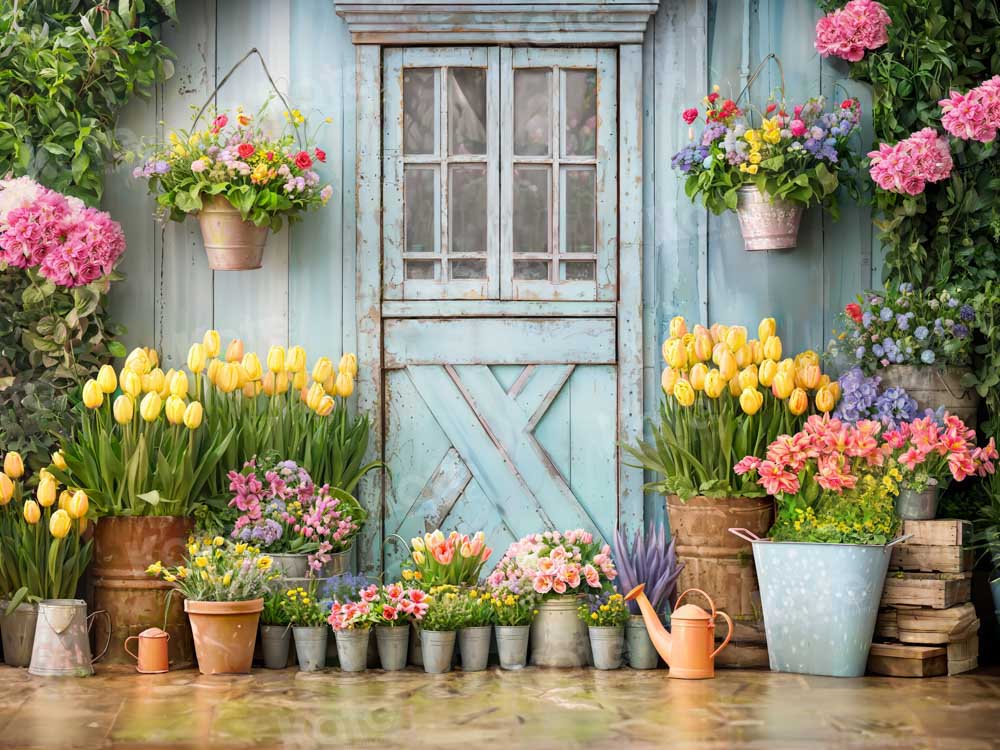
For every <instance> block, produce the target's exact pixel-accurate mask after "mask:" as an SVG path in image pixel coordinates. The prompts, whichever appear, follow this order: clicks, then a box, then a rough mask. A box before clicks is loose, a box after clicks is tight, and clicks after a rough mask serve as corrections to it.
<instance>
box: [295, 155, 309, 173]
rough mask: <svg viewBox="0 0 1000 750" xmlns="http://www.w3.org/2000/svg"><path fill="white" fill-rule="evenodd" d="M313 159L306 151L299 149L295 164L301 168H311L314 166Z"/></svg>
mask: <svg viewBox="0 0 1000 750" xmlns="http://www.w3.org/2000/svg"><path fill="white" fill-rule="evenodd" d="M312 163H313V160H312V159H311V158H310V157H309V154H307V153H306V152H305V151H299V153H297V154H296V155H295V166H296V167H298V168H299V169H309V167H311V166H312Z"/></svg>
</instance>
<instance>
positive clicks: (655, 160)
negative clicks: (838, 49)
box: [106, 0, 877, 517]
mask: <svg viewBox="0 0 1000 750" xmlns="http://www.w3.org/2000/svg"><path fill="white" fill-rule="evenodd" d="M178 13H179V15H180V19H181V25H180V26H179V27H176V28H174V27H169V28H166V29H165V30H164V37H165V40H166V42H167V44H168V45H169V46H170V47H171V48H172V49H173V50H174V51H175V52H176V54H177V59H176V61H175V68H176V69H175V72H174V75H173V77H172V78H170V80H168V81H167V82H166V83H165V84H163V85H162V86H161V87H159V88H158V90H157V91H156V94H155V96H154V97H153V98H152V99H151V100H150V101H148V102H137V103H135V104H133V105H131V106H130V107H129V109H128V111H127V112H126V113H125V114H124V115H123V117H122V122H121V129H122V131H123V135H124V136H126V138H135V137H144V138H146V139H150V138H162V137H163V136H164V132H165V129H169V128H172V127H177V126H186V125H187V124H188V122H189V119H190V113H191V109H190V108H191V107H192V106H198V105H200V104H201V103H202V101H204V99H205V98H206V97H207V96H208V95H209V93H210V92H211V91H212V89H213V88H214V87H215V82H216V81H217V80H219V79H220V78H221V77H222V76H223V75H224V74H225V73H226V71H227V70H228V69H229V67H230V66H231V65H232V64H233V63H234V62H235V61H236V60H238V59H239V58H240V57H241V56H242V55H243V54H244V53H245V52H246V51H247V50H248V49H249V48H250V47H251V46H256V47H258V48H259V49H260V50H261V52H262V53H263V54H264V56H265V58H266V59H267V61H268V65H269V67H270V68H271V70H272V73H274V75H275V77H276V79H277V81H278V84H279V86H281V87H282V88H283V89H284V90H285V91H286V92H287V93H288V94H290V96H291V98H292V99H293V100H294V102H295V106H298V107H299V108H300V109H302V110H303V111H306V112H309V113H312V114H315V115H318V116H321V117H325V116H329V117H331V118H332V120H333V122H332V124H331V125H329V126H327V129H326V131H325V132H324V135H323V139H322V140H323V145H324V146H325V147H326V151H327V152H328V154H329V155H330V158H329V161H328V162H327V164H326V165H324V167H323V169H322V172H323V176H324V177H325V178H326V179H327V180H328V181H330V182H331V183H332V184H333V186H334V195H333V198H332V200H331V201H330V204H329V205H328V206H327V207H326V208H325V209H324V210H323V211H322V212H321V213H319V214H313V215H311V216H309V217H308V219H307V220H306V221H305V222H304V223H302V224H300V225H298V226H296V227H294V228H292V230H290V231H285V232H282V233H280V234H279V235H277V236H275V237H272V239H271V240H270V242H269V244H268V248H267V251H266V254H265V260H264V269H263V270H261V271H255V272H247V273H238V274H233V273H219V274H214V275H213V274H212V273H211V272H209V271H208V269H207V267H206V264H205V260H204V253H203V250H202V248H201V243H200V235H199V232H198V228H197V225H196V223H195V221H194V220H189V221H188V222H187V223H185V224H183V225H177V224H170V225H167V226H166V227H165V228H164V227H161V226H160V225H158V224H156V223H154V222H153V220H152V219H151V214H152V208H153V204H152V201H150V200H149V199H147V198H144V197H143V196H142V194H141V190H142V188H141V186H140V185H139V184H137V183H135V181H133V180H132V179H131V177H130V176H129V169H128V168H122V169H120V170H119V171H117V172H116V173H114V174H112V175H111V176H110V178H109V180H110V182H109V185H108V190H107V199H106V207H107V208H108V209H109V210H111V211H112V213H113V214H114V216H115V217H116V218H117V219H118V220H119V221H121V222H122V224H123V225H124V226H125V231H126V234H127V237H128V242H129V250H128V253H127V255H126V259H125V261H124V262H123V270H124V271H125V272H126V273H127V274H128V280H127V281H126V282H124V283H123V284H120V285H119V286H118V287H117V288H116V289H115V291H114V293H113V309H114V313H115V314H116V316H117V318H118V319H119V320H120V321H122V322H124V323H125V324H126V325H127V326H128V328H129V334H128V336H127V342H128V343H129V344H137V343H150V342H152V343H155V345H156V346H157V347H159V348H160V349H161V351H162V353H163V357H164V361H165V363H166V365H167V366H176V365H178V364H179V363H182V362H183V359H184V355H185V352H186V350H187V347H188V344H189V343H190V342H191V341H193V340H195V339H196V338H197V337H199V336H200V334H201V332H202V331H203V330H204V329H205V328H208V327H210V326H214V327H216V328H218V329H219V330H220V331H221V333H222V335H223V337H224V338H228V337H232V336H237V335H240V336H242V337H243V338H244V339H245V340H246V342H247V345H248V346H249V347H254V348H257V349H262V348H265V347H266V346H267V345H269V344H271V343H301V344H303V345H304V346H306V348H307V350H308V351H309V352H310V356H311V357H315V356H318V355H319V354H329V355H331V356H336V355H338V354H340V352H341V351H345V350H354V349H356V347H357V343H358V341H357V332H356V329H357V323H356V315H355V292H354V288H355V243H356V239H355V221H354V211H355V200H354V157H355V147H354V144H355V125H354V116H355V77H354V73H355V71H354V64H355V53H354V49H353V47H352V46H351V41H350V37H349V35H348V33H347V30H346V27H345V25H344V23H343V22H342V21H341V19H340V18H338V17H337V15H336V14H335V12H334V5H333V2H332V0H291V2H287V3H286V2H271V1H270V0H181V1H180V2H178ZM818 16H819V11H818V10H817V8H816V4H815V2H814V0H661V8H660V10H659V12H658V13H657V15H656V16H655V17H654V19H653V21H652V22H651V24H650V27H649V29H648V31H647V34H646V42H645V47H644V57H643V67H644V87H643V88H644V90H643V95H644V110H645V112H644V114H645V122H644V138H643V144H644V148H645V153H644V190H645V192H644V205H645V211H644V224H643V231H644V246H645V247H644V255H643V274H644V275H643V284H644V286H643V301H644V324H645V368H646V369H645V374H646V378H645V394H646V395H645V410H646V413H647V414H654V413H655V411H656V403H657V400H658V398H659V388H658V381H659V370H660V367H661V362H660V357H659V342H660V341H661V340H662V338H663V336H664V331H665V328H666V325H667V323H668V321H669V320H670V318H671V316H673V315H676V314H683V315H686V316H688V317H689V318H690V319H696V320H702V321H706V322H707V321H709V320H715V319H718V320H724V321H728V322H741V323H745V324H748V325H755V324H756V321H757V320H758V319H759V318H760V317H762V316H764V315H768V314H770V315H773V316H775V317H776V318H777V319H778V323H779V326H780V329H781V331H782V333H783V336H784V338H785V340H786V344H787V346H789V347H794V348H802V347H806V346H810V347H821V346H822V345H823V343H824V342H825V340H826V338H827V337H828V335H829V332H830V329H831V327H832V322H833V318H834V316H835V314H836V313H837V311H838V310H839V309H840V308H841V307H842V305H843V304H844V302H846V301H847V300H848V299H849V298H850V297H851V296H852V295H853V294H854V293H855V292H857V291H858V290H859V289H860V288H862V287H864V286H866V285H868V284H870V283H871V279H872V276H873V259H872V239H871V237H872V233H871V218H870V214H869V212H868V211H867V210H866V209H863V208H860V207H857V206H853V205H851V204H850V202H849V201H847V202H845V205H844V212H843V217H842V219H841V221H840V222H838V223H834V222H832V221H831V220H830V219H829V217H826V216H823V215H822V214H821V212H819V211H818V210H812V211H810V212H808V213H807V214H806V216H805V218H804V220H803V225H802V230H801V233H800V245H799V247H798V248H797V249H796V250H795V251H793V252H790V253H757V254H749V253H746V252H744V250H743V249H742V241H741V239H740V237H739V230H738V227H737V223H736V219H735V217H734V216H732V215H724V216H722V217H714V216H709V215H707V214H706V212H705V211H704V210H703V209H701V208H699V207H696V206H693V205H692V204H691V203H690V202H689V201H688V200H687V199H686V198H685V197H684V193H683V186H682V183H681V181H680V180H679V179H678V178H677V176H676V174H675V173H673V172H672V171H671V169H670V157H671V155H672V154H673V153H674V152H675V151H676V150H677V149H678V148H680V146H682V145H683V142H684V140H685V139H686V138H687V128H686V127H685V126H684V124H683V122H682V121H681V119H680V112H681V111H682V110H683V109H684V108H686V107H688V106H693V105H697V104H698V103H699V102H700V100H701V98H702V97H703V96H704V95H705V93H706V92H707V91H708V89H709V87H710V86H711V85H712V84H716V83H717V84H719V85H720V87H721V90H722V92H723V93H724V94H731V95H735V94H737V93H738V92H739V91H740V89H741V88H742V87H743V85H744V83H745V82H746V80H747V78H748V76H749V74H750V72H751V71H752V68H753V67H754V66H755V65H756V63H757V61H759V60H760V59H761V58H763V56H764V55H765V54H766V53H767V52H769V51H774V52H776V53H777V54H778V55H779V56H780V57H781V59H782V61H783V63H784V69H785V78H786V87H787V90H786V93H787V96H788V99H789V100H790V101H801V100H802V99H804V98H805V97H807V96H809V95H813V94H818V93H822V94H825V95H827V96H831V97H839V96H843V95H844V92H845V91H846V92H847V93H849V94H850V95H853V96H857V97H859V98H860V99H861V101H862V105H863V107H864V108H865V110H866V111H867V110H868V109H869V106H868V105H869V103H870V98H869V96H868V94H867V92H866V91H865V90H864V89H863V88H862V87H860V86H858V85H857V84H854V83H853V82H850V81H848V80H846V71H845V69H843V68H839V67H836V66H834V65H832V64H829V63H826V62H824V61H822V60H821V59H820V58H819V57H818V55H817V54H816V52H815V50H814V49H813V46H812V41H813V29H814V26H815V22H816V19H817V18H818ZM778 81H779V78H778V71H777V69H776V68H774V67H771V68H769V69H768V72H767V73H766V74H765V75H763V76H761V78H760V79H759V80H758V82H757V83H756V84H755V85H754V87H753V94H754V97H755V99H756V100H757V101H760V100H763V99H765V98H766V97H767V94H768V92H769V91H771V90H775V89H776V88H777V86H778ZM266 96H267V84H266V80H265V79H264V77H263V74H262V73H261V71H260V70H259V68H258V66H257V64H256V63H255V62H248V63H247V64H246V65H245V66H244V68H243V69H241V71H240V72H239V73H238V74H237V75H236V76H234V78H233V79H232V80H231V81H230V83H229V84H228V85H227V86H226V87H225V88H224V89H223V90H222V92H221V93H220V95H219V99H218V101H219V104H220V106H223V107H225V106H230V107H231V106H234V105H236V104H243V105H244V106H245V107H246V108H247V109H248V110H251V111H252V110H255V109H256V107H257V106H258V105H259V104H260V103H261V102H262V101H263V99H264V98H265V97H266ZM162 121H165V123H166V125H165V126H164V125H163V124H162ZM863 140H864V143H865V145H867V144H868V143H869V142H870V141H871V128H870V121H867V120H866V131H865V134H864V138H863ZM875 263H877V260H876V261H875ZM875 275H876V276H877V269H875ZM646 507H647V516H648V517H659V516H661V515H662V513H661V511H660V510H659V509H660V507H661V501H660V499H659V498H652V497H651V498H648V499H647V504H646Z"/></svg>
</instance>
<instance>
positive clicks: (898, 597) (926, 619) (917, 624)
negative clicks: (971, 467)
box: [868, 519, 979, 677]
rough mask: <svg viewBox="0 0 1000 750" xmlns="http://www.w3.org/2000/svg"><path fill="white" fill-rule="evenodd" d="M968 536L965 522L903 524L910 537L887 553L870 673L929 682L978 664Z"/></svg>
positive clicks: (869, 666)
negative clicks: (887, 565) (918, 678)
mask: <svg viewBox="0 0 1000 750" xmlns="http://www.w3.org/2000/svg"><path fill="white" fill-rule="evenodd" d="M970 532H971V528H970V524H969V522H968V521H957V520H949V519H942V520H936V521H904V523H903V534H904V535H910V538H909V539H907V541H905V542H903V543H902V544H898V545H896V546H895V547H894V548H893V552H892V562H891V563H890V565H889V575H888V576H887V577H886V581H885V589H884V590H883V592H882V606H881V610H880V612H879V617H878V621H877V623H876V625H875V643H873V644H872V650H871V653H870V655H869V658H868V669H869V671H870V672H872V673H874V674H883V675H891V676H896V677H933V676H937V675H943V674H960V673H961V672H967V671H968V670H970V669H975V668H976V667H977V666H978V657H979V618H977V617H976V611H975V609H974V608H973V606H972V603H971V598H972V564H973V552H972V550H971V549H969V548H968V542H969V534H970Z"/></svg>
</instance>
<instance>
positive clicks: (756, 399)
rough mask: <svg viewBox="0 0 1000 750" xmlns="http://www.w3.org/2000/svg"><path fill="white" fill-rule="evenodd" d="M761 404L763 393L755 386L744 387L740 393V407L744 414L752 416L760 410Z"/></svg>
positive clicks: (762, 402)
mask: <svg viewBox="0 0 1000 750" xmlns="http://www.w3.org/2000/svg"><path fill="white" fill-rule="evenodd" d="M763 404H764V394H763V393H761V392H760V391H758V390H757V389H756V388H744V389H743V392H742V393H741V394H740V408H741V409H743V413H744V414H748V415H750V416H753V415H754V414H756V413H757V412H759V411H760V407H761V406H762V405H763Z"/></svg>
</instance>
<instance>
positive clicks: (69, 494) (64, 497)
mask: <svg viewBox="0 0 1000 750" xmlns="http://www.w3.org/2000/svg"><path fill="white" fill-rule="evenodd" d="M72 499H73V491H72V490H69V489H66V490H63V491H62V492H60V493H59V510H66V508H68V507H69V501H70V500H72Z"/></svg>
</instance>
